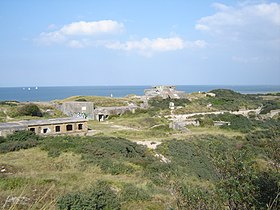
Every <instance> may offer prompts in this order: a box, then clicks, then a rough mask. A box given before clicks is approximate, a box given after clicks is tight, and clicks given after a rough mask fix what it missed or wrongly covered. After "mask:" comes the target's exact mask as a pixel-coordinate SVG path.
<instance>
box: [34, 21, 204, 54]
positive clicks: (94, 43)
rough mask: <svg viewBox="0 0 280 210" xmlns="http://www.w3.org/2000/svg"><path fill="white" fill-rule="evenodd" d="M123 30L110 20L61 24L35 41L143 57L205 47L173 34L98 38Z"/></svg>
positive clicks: (119, 25) (200, 43)
mask: <svg viewBox="0 0 280 210" xmlns="http://www.w3.org/2000/svg"><path fill="white" fill-rule="evenodd" d="M50 28H52V27H50ZM123 31H124V25H123V24H122V23H119V22H116V21H113V20H102V21H96V22H85V21H80V22H74V23H71V24H67V25H64V26H63V27H61V28H59V29H58V30H55V31H51V32H43V33H41V34H40V35H39V37H38V38H36V39H35V41H36V42H37V43H39V44H42V45H54V44H56V45H59V44H60V45H63V46H67V47H70V48H85V47H105V48H107V49H113V50H122V51H125V52H137V53H139V54H141V55H145V56H151V55H153V54H155V53H161V52H167V51H176V50H182V49H185V48H188V49H190V48H204V47H206V45H207V43H206V42H205V41H203V40H196V41H186V40H184V39H182V38H180V37H177V36H176V35H174V36H172V37H168V38H162V37H158V38H155V39H150V38H142V39H140V40H129V41H123V42H120V41H117V40H112V39H110V40H111V41H109V40H108V37H107V36H98V35H106V34H117V33H121V32H123ZM106 38H107V39H106Z"/></svg>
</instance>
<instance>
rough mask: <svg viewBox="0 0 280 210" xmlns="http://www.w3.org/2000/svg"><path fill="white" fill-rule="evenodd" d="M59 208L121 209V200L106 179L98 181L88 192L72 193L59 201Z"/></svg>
mask: <svg viewBox="0 0 280 210" xmlns="http://www.w3.org/2000/svg"><path fill="white" fill-rule="evenodd" d="M57 207H58V209H67V210H71V209H85V210H86V209H88V210H91V209H92V210H93V209H98V210H100V209H120V201H119V199H118V197H117V195H116V193H115V191H114V190H113V189H112V186H110V184H109V183H107V182H105V181H98V182H97V183H96V184H95V185H94V186H92V187H91V188H90V189H89V190H87V191H86V192H77V193H70V194H67V195H64V196H62V197H61V198H59V199H58V201H57Z"/></svg>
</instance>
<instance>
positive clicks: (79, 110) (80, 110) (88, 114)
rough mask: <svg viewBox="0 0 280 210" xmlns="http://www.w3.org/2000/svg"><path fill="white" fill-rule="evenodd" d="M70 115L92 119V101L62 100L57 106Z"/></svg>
mask: <svg viewBox="0 0 280 210" xmlns="http://www.w3.org/2000/svg"><path fill="white" fill-rule="evenodd" d="M57 108H58V109H60V110H61V111H62V112H63V113H64V114H66V115H68V116H70V117H79V118H87V119H93V118H94V116H93V112H94V104H93V103H92V102H78V101H73V102H64V103H63V104H62V105H59V106H58V107H57Z"/></svg>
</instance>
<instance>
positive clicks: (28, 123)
mask: <svg viewBox="0 0 280 210" xmlns="http://www.w3.org/2000/svg"><path fill="white" fill-rule="evenodd" d="M87 121H88V120H87V119H83V118H72V117H67V118H55V119H42V120H24V121H18V122H7V123H0V130H7V129H13V128H15V129H24V128H26V127H27V126H36V125H55V124H63V123H75V122H87Z"/></svg>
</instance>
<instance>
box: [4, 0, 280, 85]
mask: <svg viewBox="0 0 280 210" xmlns="http://www.w3.org/2000/svg"><path fill="white" fill-rule="evenodd" d="M0 28H1V31H0V86H1V87H6V86H76V85H77V86H86V85H93V86H94V85H158V84H175V85H211V84H216V85H217V84H221V85H256V84H264V85H280V1H277V0H274V1H255V0H254V1H230V0H228V1H210V0H198V1H187V0H134V1H131V0H118V1H117V0H102V1H98V0H79V1H78V0H57V1H56V0H40V1H38V0H25V1H20V0H2V1H0Z"/></svg>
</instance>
